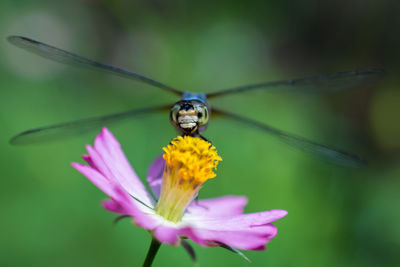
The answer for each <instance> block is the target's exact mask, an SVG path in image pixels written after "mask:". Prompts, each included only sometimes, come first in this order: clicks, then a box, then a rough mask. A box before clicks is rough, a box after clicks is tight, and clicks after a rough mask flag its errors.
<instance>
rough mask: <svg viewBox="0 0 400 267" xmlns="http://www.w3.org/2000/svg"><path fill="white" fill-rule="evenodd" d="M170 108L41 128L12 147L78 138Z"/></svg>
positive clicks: (27, 133) (21, 136)
mask: <svg viewBox="0 0 400 267" xmlns="http://www.w3.org/2000/svg"><path fill="white" fill-rule="evenodd" d="M168 109H169V106H158V107H147V108H140V109H133V110H128V111H125V112H120V113H115V114H111V115H106V116H100V117H93V118H88V119H82V120H76V121H71V122H66V123H60V124H55V125H50V126H44V127H39V128H35V129H31V130H27V131H24V132H22V133H20V134H18V135H16V136H14V137H13V138H11V140H10V143H11V144H12V145H26V144H33V143H40V142H46V141H51V140H54V139H60V138H63V137H69V136H76V135H79V134H82V133H85V132H87V131H91V130H95V129H98V128H100V127H103V126H106V125H107V126H108V125H110V124H111V123H114V122H118V121H121V120H123V119H127V118H130V117H134V116H138V115H140V114H147V113H151V112H157V111H166V110H168Z"/></svg>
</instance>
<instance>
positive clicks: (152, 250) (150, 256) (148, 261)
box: [143, 238, 161, 267]
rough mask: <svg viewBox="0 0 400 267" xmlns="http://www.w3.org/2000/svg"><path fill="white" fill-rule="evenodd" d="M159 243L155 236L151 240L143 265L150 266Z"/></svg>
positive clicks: (144, 266)
mask: <svg viewBox="0 0 400 267" xmlns="http://www.w3.org/2000/svg"><path fill="white" fill-rule="evenodd" d="M160 246H161V243H160V242H158V241H157V240H156V239H155V238H153V239H152V240H151V244H150V248H149V251H148V252H147V256H146V259H145V260H144V263H143V267H150V266H151V264H152V263H153V260H154V258H155V257H156V255H157V252H158V250H159V249H160Z"/></svg>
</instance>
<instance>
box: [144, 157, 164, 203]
mask: <svg viewBox="0 0 400 267" xmlns="http://www.w3.org/2000/svg"><path fill="white" fill-rule="evenodd" d="M164 165H165V160H164V159H163V156H162V155H161V156H158V157H157V158H156V159H155V160H154V161H153V162H152V163H151V165H150V168H149V170H148V172H147V183H148V184H149V186H150V188H151V191H152V192H153V194H154V196H155V197H156V198H157V199H158V198H159V197H160V192H161V185H162V177H163V172H164Z"/></svg>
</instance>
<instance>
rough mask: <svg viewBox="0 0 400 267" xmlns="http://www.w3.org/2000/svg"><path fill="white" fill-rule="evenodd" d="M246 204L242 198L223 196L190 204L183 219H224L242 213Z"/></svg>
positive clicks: (245, 200)
mask: <svg viewBox="0 0 400 267" xmlns="http://www.w3.org/2000/svg"><path fill="white" fill-rule="evenodd" d="M246 204H247V198H246V197H244V196H224V197H219V198H212V199H202V200H197V201H194V202H192V204H191V205H190V206H189V207H188V208H187V210H186V214H185V218H186V217H188V218H189V219H191V218H195V217H196V218H207V217H210V216H211V217H213V218H215V217H224V216H232V215H238V214H242V213H243V209H244V207H245V206H246Z"/></svg>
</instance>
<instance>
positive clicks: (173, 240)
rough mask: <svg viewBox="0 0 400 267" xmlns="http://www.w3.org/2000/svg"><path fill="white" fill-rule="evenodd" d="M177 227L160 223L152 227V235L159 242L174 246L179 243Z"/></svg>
mask: <svg viewBox="0 0 400 267" xmlns="http://www.w3.org/2000/svg"><path fill="white" fill-rule="evenodd" d="M178 233H179V229H177V228H175V227H172V226H168V225H160V226H158V227H156V228H155V229H154V236H155V237H156V238H157V240H158V241H159V242H161V243H167V244H170V245H172V246H176V245H178V244H179V236H178Z"/></svg>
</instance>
